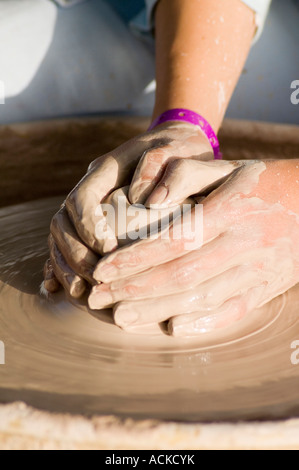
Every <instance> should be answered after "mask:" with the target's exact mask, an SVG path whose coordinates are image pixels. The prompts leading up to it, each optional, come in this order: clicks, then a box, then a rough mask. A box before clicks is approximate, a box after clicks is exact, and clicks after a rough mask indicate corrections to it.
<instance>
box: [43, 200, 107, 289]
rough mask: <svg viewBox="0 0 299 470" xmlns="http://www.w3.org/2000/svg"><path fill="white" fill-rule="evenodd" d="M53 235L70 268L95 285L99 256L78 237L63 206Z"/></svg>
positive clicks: (55, 218)
mask: <svg viewBox="0 0 299 470" xmlns="http://www.w3.org/2000/svg"><path fill="white" fill-rule="evenodd" d="M50 230H51V234H52V237H53V239H54V241H55V244H56V246H57V247H58V249H59V252H60V253H63V257H64V259H65V261H66V262H67V264H68V266H69V267H70V268H71V269H72V270H73V271H74V272H75V273H76V274H77V275H79V276H80V277H82V278H84V279H86V280H87V281H88V282H89V283H90V284H93V283H94V280H93V271H94V268H95V266H96V265H97V263H98V261H99V256H98V255H96V254H95V253H94V252H93V251H92V250H91V249H90V248H88V247H87V246H86V245H85V244H84V243H82V241H81V239H80V238H79V236H78V235H77V232H76V230H75V229H74V226H73V224H72V223H71V221H70V219H69V216H68V214H67V211H66V208H65V206H63V207H62V208H61V209H60V210H59V211H58V212H57V213H56V214H55V215H54V217H53V219H52V222H51V227H50Z"/></svg>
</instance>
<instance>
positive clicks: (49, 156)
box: [0, 117, 299, 207]
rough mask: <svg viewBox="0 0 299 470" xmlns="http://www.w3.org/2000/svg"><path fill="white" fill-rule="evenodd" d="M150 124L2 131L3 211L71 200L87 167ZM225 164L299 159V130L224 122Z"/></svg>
mask: <svg viewBox="0 0 299 470" xmlns="http://www.w3.org/2000/svg"><path fill="white" fill-rule="evenodd" d="M148 124H149V119H147V118H140V117H126V118H125V117H119V118H116V117H98V118H85V119H83V118H81V119H68V120H59V121H46V122H38V123H28V124H14V125H8V126H0V174H1V191H0V207H1V206H6V205H11V204H18V203H20V202H25V201H29V200H32V199H38V198H43V197H48V196H56V195H66V194H67V193H68V192H69V191H70V190H71V189H72V188H73V187H74V185H75V184H76V183H77V182H78V181H79V180H80V178H81V177H82V176H83V175H84V174H85V172H86V169H87V167H88V164H89V163H90V162H91V161H92V160H93V159H94V158H96V157H97V156H100V155H103V154H105V153H107V152H109V151H111V150H113V149H114V148H116V147H117V146H119V145H120V144H122V143H123V142H125V141H126V140H128V139H130V138H132V137H133V136H135V135H137V134H139V133H142V132H144V130H145V129H146V128H147V126H148ZM219 139H220V143H221V149H222V152H223V154H224V158H226V159H260V158H275V159H276V158H299V127H296V126H284V125H273V124H265V123H254V122H245V121H243V122H242V121H225V123H224V125H223V127H222V129H221V131H220V136H219Z"/></svg>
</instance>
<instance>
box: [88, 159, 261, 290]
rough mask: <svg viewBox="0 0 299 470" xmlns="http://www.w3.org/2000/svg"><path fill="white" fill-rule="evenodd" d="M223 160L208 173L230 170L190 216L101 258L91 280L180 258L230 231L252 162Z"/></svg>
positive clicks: (103, 279)
mask: <svg viewBox="0 0 299 470" xmlns="http://www.w3.org/2000/svg"><path fill="white" fill-rule="evenodd" d="M195 163H196V164H197V166H198V168H200V167H201V168H205V169H207V168H209V166H208V167H207V166H206V162H200V161H199V162H195ZM223 163H224V162H210V163H209V165H211V168H212V173H211V174H214V177H215V178H216V180H217V181H218V178H219V177H221V174H222V175H223V174H224V173H226V171H227V172H229V171H231V173H228V174H227V179H226V180H225V182H224V183H223V184H221V185H220V186H219V187H217V189H216V190H214V191H213V192H212V193H211V194H209V195H208V197H207V198H206V199H205V200H204V201H203V203H202V205H198V204H197V205H196V206H195V207H194V208H193V209H192V210H191V212H190V214H191V215H190V214H189V215H188V214H186V217H184V214H183V216H182V217H181V218H179V219H177V220H175V221H174V223H173V225H172V226H171V227H170V229H169V231H168V232H167V233H166V234H159V235H158V237H155V239H153V238H148V239H145V240H141V241H138V242H137V243H134V244H133V245H130V246H127V247H124V248H122V249H119V250H117V251H116V252H114V253H112V254H110V255H109V256H106V257H105V258H103V259H101V260H100V262H99V264H98V265H97V267H96V269H95V271H94V279H95V280H96V281H98V282H99V281H101V282H104V283H109V282H113V281H117V280H119V279H122V278H126V277H128V276H133V275H135V274H138V273H141V272H143V271H146V270H147V269H150V268H151V267H153V266H158V265H161V264H163V263H167V262H169V261H171V260H174V259H176V258H179V257H181V256H183V255H185V254H187V253H188V252H190V251H194V250H198V249H200V248H201V247H202V246H203V245H206V244H207V243H209V241H210V240H213V239H216V238H217V237H219V236H220V235H221V234H224V233H225V232H226V231H228V230H231V227H232V225H233V221H234V218H235V216H236V210H235V209H234V201H236V200H237V199H240V201H242V204H243V206H244V207H243V208H242V213H241V209H239V210H238V214H239V218H240V220H241V217H242V216H243V213H244V214H246V200H245V199H244V197H243V195H242V194H243V192H244V191H247V187H248V179H249V177H248V171H250V170H248V168H251V167H252V166H254V165H253V164H252V162H248V163H246V165H245V164H244V162H230V163H228V162H227V165H226V164H225V163H224V164H223ZM258 165H263V163H257V164H256V166H258ZM225 168H226V170H225ZM253 172H254V169H253ZM224 178H225V177H224ZM250 178H252V175H251V176H250ZM191 180H192V179H191V178H190V181H191ZM195 180H196V178H195ZM209 181H211V179H210V180H209ZM220 181H221V180H220ZM190 184H193V183H190ZM202 185H204V186H205V183H204V181H203V180H201V182H200V184H199V185H198V186H197V191H198V192H200V190H201V189H202ZM162 235H163V236H162Z"/></svg>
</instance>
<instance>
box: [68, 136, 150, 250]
mask: <svg viewBox="0 0 299 470" xmlns="http://www.w3.org/2000/svg"><path fill="white" fill-rule="evenodd" d="M150 145H151V142H150V140H146V139H145V138H144V139H143V138H140V139H135V140H134V139H133V140H132V141H129V142H127V143H126V144H123V145H122V146H120V147H118V148H117V149H116V150H114V151H113V152H111V153H109V154H107V155H104V156H103V157H100V158H98V159H97V160H96V161H95V162H93V163H92V164H91V165H90V166H89V169H88V172H87V174H86V175H85V176H84V178H83V179H82V180H81V181H80V182H79V183H78V184H77V186H76V187H75V188H74V189H73V191H72V192H71V193H70V194H69V195H68V197H67V199H66V202H65V205H66V209H67V212H68V215H69V217H70V219H71V221H72V223H73V226H74V227H75V229H76V232H77V234H78V235H79V238H80V239H81V240H82V241H83V242H84V243H85V245H86V246H88V247H89V248H91V249H92V250H93V251H95V252H96V253H99V254H106V253H109V252H111V251H112V250H114V249H115V248H117V245H118V244H117V240H116V237H115V234H114V231H113V230H112V229H111V228H110V226H109V224H107V222H106V218H105V213H104V210H103V208H102V203H103V201H104V199H105V198H106V196H107V195H108V194H110V193H111V192H112V191H113V190H115V189H117V188H119V187H121V186H125V185H127V184H130V182H131V178H132V175H133V172H134V170H135V168H136V165H137V162H138V161H139V159H140V157H141V155H142V153H143V152H144V151H145V149H147V148H148V147H149V146H150Z"/></svg>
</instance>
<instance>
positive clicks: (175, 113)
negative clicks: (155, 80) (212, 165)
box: [148, 108, 222, 160]
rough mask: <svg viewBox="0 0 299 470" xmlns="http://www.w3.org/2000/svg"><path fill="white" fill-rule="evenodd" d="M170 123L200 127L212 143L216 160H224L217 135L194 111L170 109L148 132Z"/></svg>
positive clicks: (153, 123) (155, 121)
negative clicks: (175, 122)
mask: <svg viewBox="0 0 299 470" xmlns="http://www.w3.org/2000/svg"><path fill="white" fill-rule="evenodd" d="M168 121H184V122H189V123H190V124H193V125H195V126H199V127H200V128H201V130H202V131H203V132H204V133H205V134H206V136H207V138H208V139H209V141H210V144H211V146H212V148H213V151H214V158H215V160H221V159H222V154H221V153H220V146H219V141H218V139H217V135H216V134H215V132H214V131H213V129H212V127H211V126H210V124H209V123H208V121H206V120H205V118H203V117H202V116H200V114H197V113H195V112H194V111H190V110H189V109H180V108H178V109H169V110H168V111H165V113H162V114H161V116H159V117H158V118H157V119H155V120H154V121H153V122H152V124H151V125H150V127H149V128H148V130H149V131H151V130H152V129H154V128H155V127H156V126H159V125H160V124H163V123H164V122H168Z"/></svg>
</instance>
